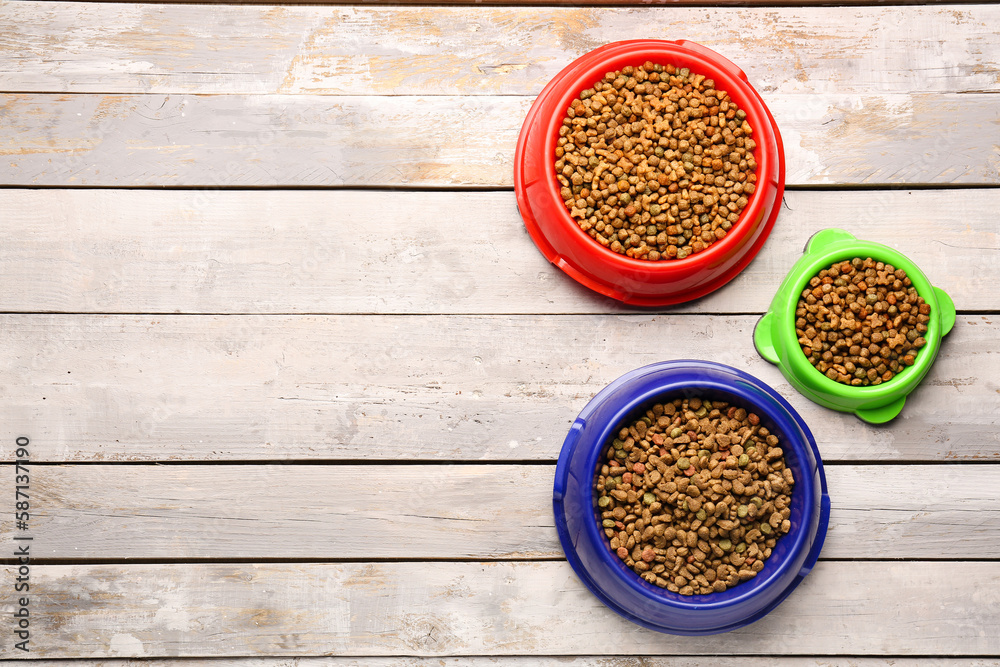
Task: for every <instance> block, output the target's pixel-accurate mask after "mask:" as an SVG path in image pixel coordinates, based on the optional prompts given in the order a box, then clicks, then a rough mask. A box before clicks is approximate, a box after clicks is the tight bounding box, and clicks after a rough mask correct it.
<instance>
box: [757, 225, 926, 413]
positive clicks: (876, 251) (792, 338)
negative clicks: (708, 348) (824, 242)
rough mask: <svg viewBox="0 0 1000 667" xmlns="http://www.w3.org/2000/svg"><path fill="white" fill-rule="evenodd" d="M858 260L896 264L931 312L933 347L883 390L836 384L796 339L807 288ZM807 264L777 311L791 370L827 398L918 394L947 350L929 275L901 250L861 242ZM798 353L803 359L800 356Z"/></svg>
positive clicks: (812, 256) (797, 270)
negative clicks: (838, 265) (797, 319)
mask: <svg viewBox="0 0 1000 667" xmlns="http://www.w3.org/2000/svg"><path fill="white" fill-rule="evenodd" d="M854 257H861V258H862V259H865V258H866V257H870V258H872V259H873V260H875V261H876V262H883V263H885V264H891V265H892V266H893V267H895V268H896V269H903V271H905V272H906V277H907V278H909V279H910V281H911V282H912V284H913V287H914V288H915V289H916V290H917V294H918V295H919V296H920V297H921V298H922V299H923V300H924V302H925V303H927V304H928V305H929V306H930V307H931V314H930V319H929V320H928V322H927V332H926V333H925V334H923V338H924V340H926V341H927V343H926V345H924V346H923V347H922V348H920V349H919V350H918V352H917V354H916V359H915V361H914V364H913V365H912V366H907V367H905V368H904V369H903V370H902V371H900V372H899V373H896V375H895V376H894V377H893V378H892V379H891V380H888V381H885V382H882V383H880V384H878V385H869V386H862V387H855V386H852V385H846V384H843V383H841V382H837V381H836V380H831V379H830V378H828V377H827V376H826V375H824V374H823V373H821V372H820V371H819V369H817V368H816V367H815V366H813V365H812V364H810V363H809V361H808V359H806V357H805V355H804V354H802V348H801V346H800V345H799V344H798V338H797V337H796V335H795V311H796V309H797V306H798V300H799V296H800V295H801V293H802V291H803V290H804V289H805V288H806V285H807V284H808V282H809V281H810V280H811V279H812V278H813V277H814V276H816V275H817V274H818V273H819V272H820V271H822V270H823V269H825V268H829V267H831V266H833V265H834V264H836V263H838V262H842V261H844V260H849V259H853V258H854ZM803 260H804V261H803V263H802V264H801V265H798V266H796V267H793V269H792V270H791V271H790V272H789V279H790V282H789V283H788V285H787V289H785V290H784V291H783V292H781V293H780V296H779V299H780V301H779V302H778V306H779V308H778V309H776V310H775V315H776V318H777V319H776V320H775V324H776V325H779V326H778V329H777V336H778V337H780V340H781V342H782V343H783V344H784V345H786V346H787V350H788V364H789V366H790V369H789V370H790V371H791V372H792V373H794V374H796V375H797V376H799V377H800V378H801V379H802V380H803V381H804V382H810V383H816V384H818V385H819V388H820V389H821V390H822V391H824V392H825V393H828V394H835V395H840V394H843V395H844V397H845V398H853V397H855V396H856V397H858V398H859V399H860V400H863V401H865V402H869V401H872V400H876V399H880V398H896V397H898V396H899V394H900V391H904V390H905V393H909V392H910V391H912V389H913V388H914V387H915V386H916V385H917V384H919V383H920V381H921V379H923V376H924V375H925V374H926V373H927V371H928V370H930V367H931V365H932V364H933V363H934V360H935V358H936V357H937V353H938V349H939V347H940V345H941V337H942V336H941V323H940V318H939V317H938V316H937V315H938V312H937V311H938V309H939V308H940V305H939V304H938V302H937V294H936V292H935V290H934V287H933V286H932V285H931V283H930V281H929V280H928V279H927V276H925V275H924V273H923V272H922V271H921V270H920V268H919V267H918V266H917V265H916V264H914V263H913V262H912V261H911V260H910V259H909V258H907V257H906V256H905V255H903V254H902V253H901V252H899V251H898V250H895V249H894V248H890V247H889V246H886V245H882V244H881V243H875V242H873V241H864V240H860V239H858V240H855V241H850V242H844V243H843V244H837V245H836V247H832V248H829V249H827V250H825V251H819V252H815V253H807V254H806V255H805V256H804V257H803ZM805 260H808V261H805ZM772 326H773V325H772ZM796 352H798V354H795V353H796ZM897 380H898V381H899V382H897Z"/></svg>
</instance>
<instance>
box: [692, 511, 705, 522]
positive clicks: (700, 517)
mask: <svg viewBox="0 0 1000 667" xmlns="http://www.w3.org/2000/svg"><path fill="white" fill-rule="evenodd" d="M695 517H697V518H698V521H704V520H705V519H707V518H708V512H706V511H705V510H698V513H697V514H695Z"/></svg>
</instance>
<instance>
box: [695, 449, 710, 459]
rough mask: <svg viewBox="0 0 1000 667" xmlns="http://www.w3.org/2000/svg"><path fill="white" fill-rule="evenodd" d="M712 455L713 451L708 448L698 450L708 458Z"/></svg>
mask: <svg viewBox="0 0 1000 667" xmlns="http://www.w3.org/2000/svg"><path fill="white" fill-rule="evenodd" d="M711 455H712V452H710V451H708V450H707V449H699V450H698V456H703V457H705V458H707V457H709V456H711Z"/></svg>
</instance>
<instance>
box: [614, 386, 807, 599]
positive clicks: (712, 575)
mask: <svg viewBox="0 0 1000 667" xmlns="http://www.w3.org/2000/svg"><path fill="white" fill-rule="evenodd" d="M779 444H780V443H779V441H778V438H777V436H775V435H774V434H772V433H770V432H769V431H768V430H767V429H766V428H764V427H763V426H761V424H760V418H759V417H758V416H757V415H755V414H753V413H747V411H746V410H744V409H743V408H736V407H733V406H730V405H729V404H728V403H725V402H720V401H707V400H702V399H699V398H691V399H677V400H674V401H673V402H670V403H663V404H657V405H654V406H653V407H652V408H651V409H649V410H647V411H646V413H645V415H643V416H642V417H641V418H640V419H638V420H636V421H635V422H634V423H632V424H631V425H629V426H628V427H627V428H622V429H621V430H620V431H619V433H618V437H616V438H615V439H614V441H613V442H611V443H609V444H608V448H607V451H606V453H605V454H606V456H605V458H606V461H602V462H601V463H600V464H599V465H600V467H599V469H598V471H597V484H596V490H597V506H598V512H599V516H600V521H601V528H602V529H603V531H604V534H605V535H606V536H607V538H608V541H609V543H610V547H611V549H612V551H614V552H615V553H617V554H618V557H619V558H621V560H623V561H624V562H625V564H626V565H627V566H628V567H630V568H632V569H633V570H634V571H635V572H636V573H637V574H638V575H639V576H641V577H642V578H643V579H645V580H646V581H648V582H649V583H652V584H655V585H657V586H659V587H661V588H666V589H668V590H670V591H673V592H675V593H680V594H681V595H695V594H708V593H713V592H722V591H725V590H726V589H728V588H731V587H732V586H735V585H736V584H738V583H740V582H741V581H746V580H748V579H751V578H753V577H754V576H756V575H757V573H758V572H760V571H761V570H762V569H764V561H765V560H766V559H767V558H768V557H769V556H770V555H771V550H772V549H773V548H774V546H775V544H776V542H777V540H778V539H779V537H780V536H782V535H784V534H785V533H787V532H788V531H789V529H790V528H791V524H790V521H789V517H790V516H791V510H790V505H791V498H792V488H793V486H794V484H795V480H794V478H793V476H792V471H791V469H790V468H787V467H785V459H784V453H783V452H782V450H781V448H780V447H779Z"/></svg>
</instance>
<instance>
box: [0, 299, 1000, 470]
mask: <svg viewBox="0 0 1000 667" xmlns="http://www.w3.org/2000/svg"><path fill="white" fill-rule="evenodd" d="M756 321H757V317H756V316H733V317H714V316H713V317H709V316H696V317H695V316H669V315H668V316H653V315H634V316H619V315H605V316H529V317H515V316H506V315H500V316H494V317H476V316H469V317H466V316H450V317H423V316H399V317H371V316H361V317H353V316H348V317H318V316H175V317H167V316H151V317H133V316H83V315H4V316H0V354H2V355H3V356H2V358H3V360H4V364H5V366H4V369H5V370H4V381H3V382H2V383H0V424H2V425H3V433H6V435H3V436H2V437H0V441H2V442H6V441H11V442H12V441H13V439H14V438H16V437H17V436H19V435H26V436H28V437H30V438H31V439H32V442H33V443H34V444H33V445H32V447H33V449H32V452H33V454H32V457H33V458H34V459H35V460H37V461H104V462H122V461H149V462H155V461H226V460H251V461H252V460H274V461H280V460H320V461H334V460H357V459H359V458H365V459H387V460H389V459H391V460H398V459H402V460H426V461H480V460H484V461H485V460H492V461H504V460H508V461H522V460H538V461H554V460H555V458H556V456H557V455H558V452H559V449H560V447H561V444H562V441H563V439H564V438H565V436H566V433H567V430H568V429H569V426H570V424H571V422H572V420H573V419H574V418H575V416H576V415H577V414H578V413H579V411H580V410H581V409H583V407H584V406H585V405H586V403H587V402H588V401H589V400H590V399H591V398H592V397H593V396H594V395H595V394H596V393H597V392H598V391H600V390H601V389H602V388H603V387H604V386H606V385H607V384H608V383H610V382H611V381H613V380H614V379H615V378H617V377H619V376H620V375H622V374H623V373H625V372H626V371H628V370H631V369H633V368H638V367H640V366H644V365H646V364H650V363H654V362H657V361H662V360H665V359H671V358H675V359H676V358H703V359H708V360H712V361H718V362H721V363H725V364H728V365H730V366H734V367H737V368H740V369H743V370H745V371H746V372H749V373H751V374H753V375H754V376H756V377H759V378H760V379H762V380H763V381H764V382H766V383H768V384H769V385H770V386H772V387H774V388H775V389H777V390H778V391H779V392H781V393H782V394H783V395H784V396H785V397H787V399H788V400H789V401H790V403H791V404H792V405H793V407H795V409H796V410H798V411H799V413H800V414H801V415H802V416H803V418H804V419H805V420H806V422H807V423H808V424H809V425H810V426H811V428H812V429H813V431H814V433H815V435H816V437H817V439H818V442H819V444H820V450H821V452H822V454H823V456H824V459H826V460H828V461H836V460H846V461H849V460H861V461H867V460H874V459H878V460H883V461H940V460H951V461H977V460H989V461H997V460H1000V428H998V419H1000V385H998V382H997V378H998V377H1000V367H998V364H1000V355H998V354H997V336H996V324H995V318H994V317H993V316H980V315H970V316H961V317H959V322H958V324H957V325H956V327H955V329H954V330H953V331H952V332H951V333H950V334H949V336H948V337H947V338H946V339H945V341H944V344H943V345H942V349H941V354H940V355H939V356H938V359H937V361H936V363H935V364H934V366H933V368H932V369H931V371H930V374H929V375H928V377H927V378H926V379H925V380H924V382H923V384H922V385H921V386H920V387H919V388H918V389H917V390H916V391H915V392H914V393H913V394H911V395H910V397H909V399H908V402H907V405H906V407H905V409H904V410H903V412H902V414H901V415H900V416H899V417H898V418H897V419H895V420H893V421H892V422H891V423H890V424H888V425H886V426H872V425H869V424H865V423H864V422H861V421H860V420H858V419H857V418H855V417H853V416H851V415H847V414H841V413H836V412H832V411H830V410H827V409H825V408H821V407H819V406H817V405H815V404H813V403H812V402H810V401H809V400H807V399H805V398H804V397H803V396H801V395H800V394H798V393H797V392H796V391H795V390H794V389H792V387H791V386H790V385H789V384H788V383H787V382H786V381H785V380H784V378H783V377H782V376H781V374H780V372H779V371H778V370H777V368H776V367H774V366H772V365H770V364H768V363H767V362H765V361H763V360H762V359H761V358H760V357H759V356H758V355H757V352H756V351H755V350H754V348H753V344H752V341H751V333H752V331H753V327H754V325H755V323H756Z"/></svg>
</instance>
